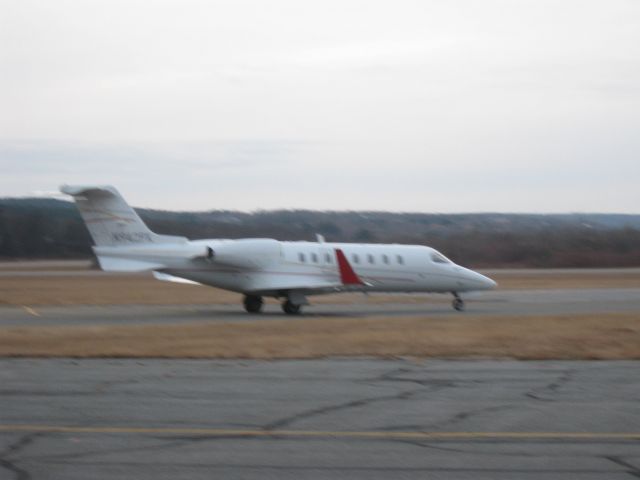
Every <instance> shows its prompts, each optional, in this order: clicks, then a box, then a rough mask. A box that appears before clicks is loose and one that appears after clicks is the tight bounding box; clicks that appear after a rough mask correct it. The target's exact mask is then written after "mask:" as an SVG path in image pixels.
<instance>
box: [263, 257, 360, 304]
mask: <svg viewBox="0 0 640 480" xmlns="http://www.w3.org/2000/svg"><path fill="white" fill-rule="evenodd" d="M335 253H336V261H337V265H338V271H337V272H336V271H335V270H333V269H331V270H328V271H326V273H325V275H323V276H318V275H313V274H309V275H304V274H303V275H300V274H278V275H270V274H265V275H264V276H260V277H258V278H256V280H255V285H254V286H255V288H254V289H252V290H253V291H254V292H266V291H274V290H276V291H297V292H301V293H307V294H312V293H333V292H345V291H361V290H362V289H363V287H370V286H371V284H370V283H369V282H366V281H364V280H362V279H361V278H360V277H359V276H358V274H357V273H356V272H355V271H354V270H353V268H352V267H351V265H350V264H349V261H348V260H347V257H346V256H345V254H344V252H343V251H342V250H341V249H339V248H336V249H335Z"/></svg>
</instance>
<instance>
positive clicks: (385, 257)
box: [382, 255, 389, 265]
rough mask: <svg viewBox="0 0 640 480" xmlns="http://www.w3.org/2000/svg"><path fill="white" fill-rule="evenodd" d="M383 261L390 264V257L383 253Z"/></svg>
mask: <svg viewBox="0 0 640 480" xmlns="http://www.w3.org/2000/svg"><path fill="white" fill-rule="evenodd" d="M382 262H383V263H384V264H385V265H389V257H388V256H387V255H382Z"/></svg>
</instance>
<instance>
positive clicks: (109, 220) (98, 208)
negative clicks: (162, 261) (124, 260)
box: [60, 185, 187, 247]
mask: <svg viewBox="0 0 640 480" xmlns="http://www.w3.org/2000/svg"><path fill="white" fill-rule="evenodd" d="M60 191H61V192H62V193H66V194H67V195H71V196H72V197H73V199H74V200H75V202H76V205H77V207H78V210H80V215H81V216H82V219H83V220H84V223H85V224H86V225H87V229H88V230H89V233H90V234H91V238H93V241H94V243H95V244H96V246H98V247H101V246H105V247H106V246H109V247H119V246H132V245H140V244H154V243H185V242H187V239H186V238H185V237H174V236H169V235H158V234H155V233H153V232H152V231H151V230H149V228H148V227H147V226H146V225H145V223H144V222H143V221H142V219H141V218H140V217H139V216H138V214H137V213H136V212H135V211H134V210H133V208H131V207H130V206H129V204H127V202H126V201H125V200H124V198H122V196H121V195H120V193H119V192H118V190H116V189H115V188H114V187H112V186H108V185H105V186H94V185H88V186H87V185H82V186H71V185H63V186H61V187H60Z"/></svg>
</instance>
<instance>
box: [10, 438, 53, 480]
mask: <svg viewBox="0 0 640 480" xmlns="http://www.w3.org/2000/svg"><path fill="white" fill-rule="evenodd" d="M42 435H44V433H42V432H32V433H28V434H26V435H23V436H22V437H20V438H19V439H18V440H17V441H16V442H14V443H12V444H11V445H9V446H8V447H7V448H6V449H5V450H3V451H2V452H0V467H2V468H4V469H5V470H8V471H10V472H11V473H13V474H14V475H15V478H16V480H30V478H31V475H30V474H29V472H28V471H27V470H24V469H22V468H20V467H18V466H17V465H16V462H15V460H13V461H12V460H9V459H8V458H9V457H11V456H14V455H16V454H18V453H20V452H21V451H22V450H23V449H24V448H26V447H27V446H29V445H30V444H31V443H33V442H34V441H35V439H36V438H38V437H40V436H42Z"/></svg>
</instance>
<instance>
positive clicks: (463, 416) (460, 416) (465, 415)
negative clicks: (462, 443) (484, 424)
mask: <svg viewBox="0 0 640 480" xmlns="http://www.w3.org/2000/svg"><path fill="white" fill-rule="evenodd" d="M511 408H514V406H513V405H496V406H495V407H484V408H478V409H475V410H467V411H466V412H460V413H456V414H455V415H453V416H452V417H450V418H448V419H445V420H442V421H440V422H434V423H431V424H428V425H425V426H423V427H422V430H423V431H433V430H438V429H441V428H442V427H450V426H451V425H453V424H456V423H459V422H462V421H463V420H467V419H469V418H470V417H473V416H475V415H479V414H482V413H486V412H500V411H503V410H509V409H511Z"/></svg>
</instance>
